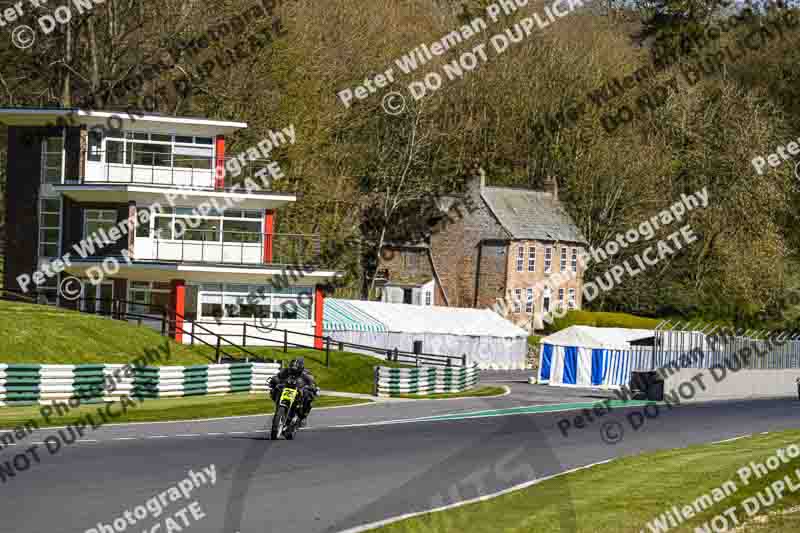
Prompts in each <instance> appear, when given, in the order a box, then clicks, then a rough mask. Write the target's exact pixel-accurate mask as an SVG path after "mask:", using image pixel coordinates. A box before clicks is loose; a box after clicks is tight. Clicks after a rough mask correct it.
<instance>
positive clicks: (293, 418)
mask: <svg viewBox="0 0 800 533" xmlns="http://www.w3.org/2000/svg"><path fill="white" fill-rule="evenodd" d="M279 392H280V397H279V399H278V401H277V403H276V405H275V415H274V416H273V417H272V431H271V432H270V438H271V439H272V440H278V439H279V438H280V437H281V435H283V436H284V437H286V440H292V439H293V438H294V434H295V432H296V431H297V428H298V426H299V425H300V417H299V415H298V412H297V411H298V409H300V405H301V400H302V396H303V395H302V393H301V392H300V389H299V388H298V386H297V378H289V380H288V381H287V382H286V384H285V385H284V386H283V390H281V391H279Z"/></svg>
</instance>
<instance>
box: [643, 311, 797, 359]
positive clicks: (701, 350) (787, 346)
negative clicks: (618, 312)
mask: <svg viewBox="0 0 800 533" xmlns="http://www.w3.org/2000/svg"><path fill="white" fill-rule="evenodd" d="M632 344H633V345H632V346H631V350H630V352H631V356H632V360H633V366H632V369H633V370H643V371H652V370H657V369H661V368H667V369H681V368H712V367H716V366H726V365H741V368H746V369H789V368H800V332H797V331H769V330H756V329H748V330H745V329H738V330H737V329H734V328H731V327H728V326H720V325H714V324H705V323H701V322H686V323H683V322H674V323H673V322H671V321H668V320H665V321H662V322H661V323H660V324H658V325H657V326H656V328H655V330H654V331H653V336H652V338H650V339H649V341H648V342H647V343H646V344H639V345H637V344H636V343H632Z"/></svg>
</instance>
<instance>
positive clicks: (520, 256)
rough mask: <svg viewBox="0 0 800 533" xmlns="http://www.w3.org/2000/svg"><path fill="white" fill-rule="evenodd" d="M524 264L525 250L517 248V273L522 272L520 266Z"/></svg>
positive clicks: (520, 247) (521, 247)
mask: <svg viewBox="0 0 800 533" xmlns="http://www.w3.org/2000/svg"><path fill="white" fill-rule="evenodd" d="M524 263H525V248H524V247H523V246H517V272H522V265H523V264H524Z"/></svg>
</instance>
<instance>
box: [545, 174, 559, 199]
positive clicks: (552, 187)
mask: <svg viewBox="0 0 800 533" xmlns="http://www.w3.org/2000/svg"><path fill="white" fill-rule="evenodd" d="M544 191H545V192H548V193H550V195H551V196H552V197H553V199H554V200H558V179H556V177H555V176H547V177H546V178H545V179H544Z"/></svg>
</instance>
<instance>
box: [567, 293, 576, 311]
mask: <svg viewBox="0 0 800 533" xmlns="http://www.w3.org/2000/svg"><path fill="white" fill-rule="evenodd" d="M567 305H568V306H569V308H570V309H575V307H576V305H575V289H570V290H569V300H568V304H567Z"/></svg>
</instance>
